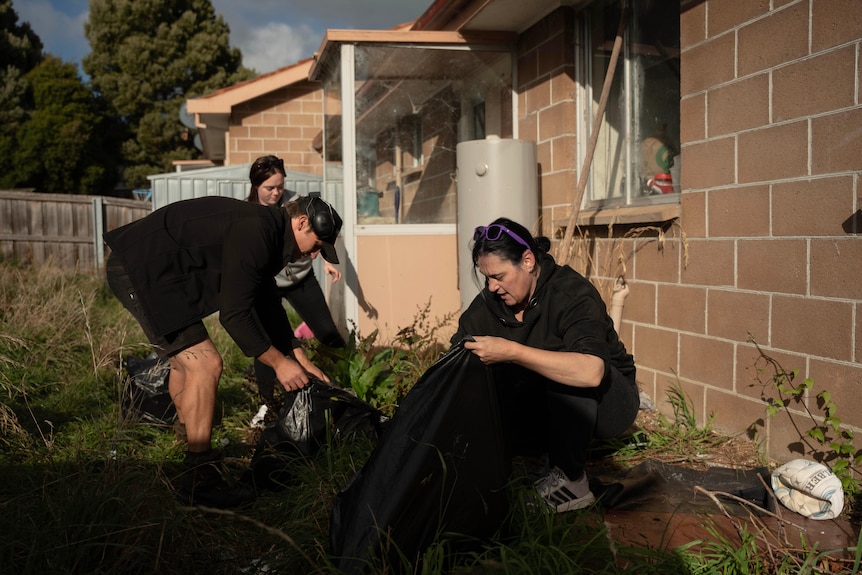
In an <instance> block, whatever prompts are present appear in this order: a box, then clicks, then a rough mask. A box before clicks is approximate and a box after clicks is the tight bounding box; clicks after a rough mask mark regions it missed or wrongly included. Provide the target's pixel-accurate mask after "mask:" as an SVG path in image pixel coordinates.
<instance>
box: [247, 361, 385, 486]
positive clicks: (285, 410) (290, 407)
mask: <svg viewBox="0 0 862 575" xmlns="http://www.w3.org/2000/svg"><path fill="white" fill-rule="evenodd" d="M380 421H381V413H380V411H379V410H378V409H376V408H374V407H372V406H371V405H370V404H368V403H366V402H365V401H363V400H361V399H359V398H358V397H356V396H355V395H353V394H352V393H350V392H349V391H347V390H345V389H342V388H340V387H337V386H335V385H333V384H330V383H327V382H325V381H323V380H320V379H317V378H316V377H312V378H310V381H309V384H308V385H307V386H305V387H304V388H302V389H300V390H298V391H293V392H289V393H286V394H285V398H284V405H282V407H281V409H280V410H279V412H278V417H277V418H276V419H275V421H273V422H272V423H271V424H269V425H268V426H267V427H266V428H265V429H264V430H263V432H262V433H261V436H260V440H259V441H258V443H257V446H256V448H255V451H254V454H253V455H252V459H251V464H250V466H249V474H248V475H247V476H246V479H247V480H250V481H252V482H253V483H254V485H255V487H257V488H258V489H278V488H280V487H283V486H284V485H285V483H286V482H287V481H289V480H290V475H291V474H290V464H291V461H292V460H293V459H295V458H297V457H311V456H313V455H314V454H316V453H317V452H318V450H319V449H320V448H321V447H322V446H324V445H326V444H327V442H328V441H331V442H333V443H339V442H343V441H349V440H350V439H352V438H354V437H357V436H359V435H362V436H364V437H367V438H369V439H370V440H372V441H376V440H377V438H378V437H379V435H380V429H381V427H380V426H381V423H380Z"/></svg>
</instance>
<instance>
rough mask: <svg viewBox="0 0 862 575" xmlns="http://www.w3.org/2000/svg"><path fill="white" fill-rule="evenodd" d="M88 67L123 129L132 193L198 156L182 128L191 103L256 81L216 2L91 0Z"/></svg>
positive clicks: (126, 175) (87, 29)
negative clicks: (185, 109) (182, 117)
mask: <svg viewBox="0 0 862 575" xmlns="http://www.w3.org/2000/svg"><path fill="white" fill-rule="evenodd" d="M84 34H85V36H86V37H87V40H88V41H89V42H90V49H91V52H90V53H89V54H88V55H87V56H85V57H84V59H83V62H82V67H83V69H84V71H85V72H86V73H87V74H88V75H89V76H90V79H91V82H92V86H93V88H94V89H95V90H96V91H97V92H98V93H99V94H100V95H101V96H103V97H104V98H105V99H106V100H107V101H108V102H109V103H110V105H111V106H112V108H113V110H114V111H115V113H116V115H117V116H118V117H119V118H120V120H121V121H122V124H123V126H124V127H125V130H126V132H125V134H124V137H123V143H122V154H123V162H124V164H125V166H124V170H123V176H124V179H125V183H126V185H128V186H132V187H144V186H147V185H148V182H147V180H146V176H147V175H152V174H156V173H164V172H168V171H171V170H172V165H171V163H172V161H173V160H178V159H192V158H197V157H200V152H198V150H196V149H195V148H194V145H193V143H192V138H190V137H188V133H187V129H186V128H185V127H184V126H182V125H181V124H180V123H179V119H178V118H179V108H180V105H181V104H182V103H183V102H184V101H185V100H186V99H188V98H190V97H194V96H199V95H202V94H205V93H208V92H211V91H213V90H216V89H218V88H222V87H225V86H229V85H231V84H234V83H236V82H239V81H242V80H246V79H248V78H251V77H252V75H253V73H252V72H251V71H250V70H248V69H246V68H243V67H242V65H241V62H242V55H241V54H240V52H239V50H237V49H235V48H231V47H230V45H229V39H228V36H229V28H228V26H227V24H226V23H225V22H224V19H223V18H222V17H221V16H218V17H216V15H215V11H214V9H213V7H212V4H211V2H210V0H90V17H89V20H88V22H87V23H86V24H85V25H84Z"/></svg>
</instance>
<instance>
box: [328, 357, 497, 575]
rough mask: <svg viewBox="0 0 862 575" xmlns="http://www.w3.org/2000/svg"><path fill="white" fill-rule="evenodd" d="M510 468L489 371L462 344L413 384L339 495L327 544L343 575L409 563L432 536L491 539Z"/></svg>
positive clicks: (421, 550)
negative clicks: (403, 560) (373, 566)
mask: <svg viewBox="0 0 862 575" xmlns="http://www.w3.org/2000/svg"><path fill="white" fill-rule="evenodd" d="M510 472H511V460H510V458H509V457H508V455H507V453H506V450H505V444H504V439H503V433H502V429H501V424H500V413H499V407H498V402H497V396H496V393H495V389H494V382H493V379H492V374H491V370H489V369H487V368H486V367H485V366H484V365H483V364H482V363H481V362H480V361H479V359H478V358H477V357H476V356H474V355H473V354H472V353H471V352H470V351H468V350H466V349H464V347H463V342H462V343H459V344H456V345H455V346H453V347H452V348H451V349H450V350H449V351H447V352H446V354H444V355H443V357H441V358H440V359H439V360H438V361H437V362H436V363H435V364H434V365H432V366H431V367H430V368H429V369H428V370H427V371H426V372H425V373H424V374H423V375H422V377H420V378H419V381H417V382H416V384H415V385H414V387H413V388H412V389H411V390H410V392H409V393H408V394H407V396H406V397H405V398H404V400H403V401H402V402H401V405H400V406H399V407H398V410H397V411H396V412H395V415H394V416H393V417H392V420H391V421H390V422H389V424H388V427H387V429H386V431H385V433H384V434H383V436H382V437H381V438H380V442H379V443H378V445H377V447H376V448H375V450H374V451H373V452H372V454H371V456H370V457H369V459H368V461H367V462H366V464H365V465H364V466H363V467H362V469H361V470H360V471H359V472H358V473H357V474H356V475H355V476H354V478H353V479H352V480H351V481H350V482H349V483H348V485H347V486H346V487H345V488H344V489H343V490H342V491H341V492H340V493H339V494H338V495H337V497H336V500H335V505H334V508H333V511H332V515H331V520H330V543H331V546H332V553H333V556H334V557H335V558H336V565H337V566H338V567H339V569H341V571H342V572H344V573H348V574H351V573H362V572H363V571H364V570H365V569H366V567H367V566H368V565H369V564H370V563H374V562H377V561H385V562H386V563H388V564H389V565H390V566H391V569H392V571H394V572H398V570H399V567H398V566H399V565H400V561H399V555H401V556H403V557H405V558H406V559H407V560H408V561H410V562H411V563H415V562H416V561H417V560H418V558H419V557H420V556H421V554H422V552H423V551H424V550H425V549H426V548H427V546H428V545H429V544H430V543H431V542H432V541H433V540H434V538H435V536H436V535H437V534H439V533H451V534H458V535H459V536H465V537H466V538H479V539H481V538H483V537H488V536H490V535H493V534H494V532H495V531H496V530H497V529H498V528H499V527H500V525H501V524H502V522H503V520H504V519H505V517H506V515H507V513H508V498H507V493H506V484H507V482H508V480H509V475H510Z"/></svg>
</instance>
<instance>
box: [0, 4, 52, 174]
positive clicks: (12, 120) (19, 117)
mask: <svg viewBox="0 0 862 575" xmlns="http://www.w3.org/2000/svg"><path fill="white" fill-rule="evenodd" d="M41 60H42V41H41V40H40V39H39V36H37V35H36V33H35V32H33V30H32V29H31V28H30V25H29V24H27V23H26V22H25V23H24V24H21V25H19V24H18V14H17V13H16V12H15V10H14V9H13V8H12V0H0V186H2V187H13V186H14V185H15V184H14V183H12V179H11V178H9V176H8V174H9V171H10V168H11V167H12V154H13V151H14V149H15V135H16V133H17V130H18V129H19V128H20V126H21V123H22V122H23V121H24V120H26V118H27V114H28V110H29V109H31V108H32V103H31V102H28V101H27V97H28V85H27V82H26V80H25V79H24V76H25V74H27V72H29V71H30V70H32V69H33V68H35V67H36V65H37V64H38V63H39V62H40V61H41Z"/></svg>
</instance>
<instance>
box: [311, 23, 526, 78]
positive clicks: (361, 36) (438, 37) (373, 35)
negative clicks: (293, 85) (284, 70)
mask: <svg viewBox="0 0 862 575" xmlns="http://www.w3.org/2000/svg"><path fill="white" fill-rule="evenodd" d="M516 40H517V35H515V34H513V33H510V32H505V31H504V32H499V31H491V30H482V31H460V32H459V31H452V30H405V29H396V30H332V29H330V30H327V31H326V34H324V36H323V41H322V42H321V43H320V48H319V49H318V50H317V52H315V53H314V62H313V64H312V65H311V69H310V70H309V74H308V79H309V80H311V81H320V80H321V76H322V74H323V71H322V66H324V65H325V64H326V63H327V62H329V61H330V60H331V59H332V58H334V57H335V50H336V49H337V48H338V47H339V46H340V45H342V44H428V45H431V44H436V45H441V44H448V45H453V46H465V45H495V46H499V45H513V44H514V43H515V41H516Z"/></svg>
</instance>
